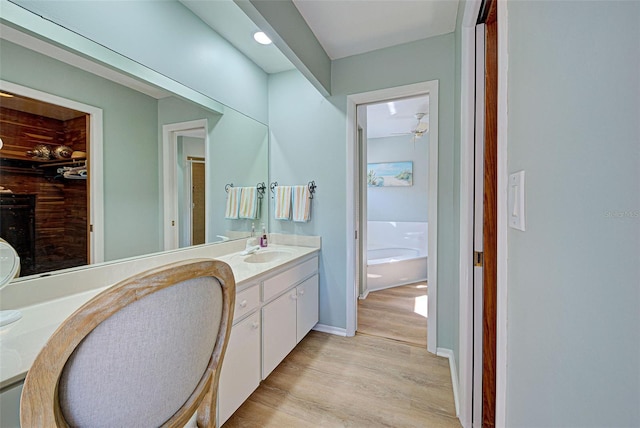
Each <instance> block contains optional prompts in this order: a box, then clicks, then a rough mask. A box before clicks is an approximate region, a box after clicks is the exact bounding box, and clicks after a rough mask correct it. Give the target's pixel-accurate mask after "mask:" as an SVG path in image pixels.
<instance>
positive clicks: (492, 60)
mask: <svg viewBox="0 0 640 428" xmlns="http://www.w3.org/2000/svg"><path fill="white" fill-rule="evenodd" d="M483 7H484V8H483V13H482V14H481V22H482V23H484V24H485V26H486V38H485V79H484V80H485V96H484V98H485V114H484V117H485V119H484V121H485V126H484V129H485V130H484V174H483V176H484V197H483V217H484V219H483V233H482V238H483V275H482V279H483V305H482V306H483V310H482V324H483V325H482V330H483V334H482V426H483V427H494V426H495V419H496V351H497V350H496V324H497V258H498V257H497V256H498V239H497V237H498V234H497V226H498V214H497V206H498V197H497V187H498V186H497V183H498V180H497V163H498V162H497V159H498V14H497V0H486V1H485V3H484V5H483Z"/></svg>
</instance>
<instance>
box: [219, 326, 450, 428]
mask: <svg viewBox="0 0 640 428" xmlns="http://www.w3.org/2000/svg"><path fill="white" fill-rule="evenodd" d="M452 391H453V390H452V386H451V377H450V372H449V363H448V361H447V359H445V358H442V357H437V356H435V355H433V354H430V353H428V352H427V350H426V349H425V348H423V347H418V346H415V345H411V344H408V343H402V342H398V341H395V340H390V339H385V338H381V337H375V336H369V335H363V334H357V335H356V336H355V337H340V336H334V335H330V334H326V333H320V332H315V331H312V332H311V333H309V334H308V335H307V337H305V338H304V339H303V340H302V341H301V342H300V344H299V345H298V346H297V347H296V348H295V349H294V350H293V351H292V352H291V353H290V354H289V355H288V356H287V358H286V359H285V360H284V361H283V362H282V363H281V364H280V365H279V366H278V367H277V368H276V369H275V370H274V371H273V372H272V373H271V375H270V376H269V377H268V378H267V379H266V380H264V381H263V382H262V384H261V385H260V387H259V388H258V389H257V390H256V391H255V392H254V393H253V394H252V395H251V396H250V397H249V399H248V400H247V401H246V402H245V403H244V404H243V405H242V406H241V407H240V408H239V409H238V410H237V411H236V412H235V414H234V415H233V416H231V418H230V419H229V420H228V421H227V422H226V423H225V424H224V427H225V428H233V427H279V428H280V427H296V428H297V427H303V428H304V427H460V424H459V422H458V419H457V418H456V417H455V406H454V402H453V392H452Z"/></svg>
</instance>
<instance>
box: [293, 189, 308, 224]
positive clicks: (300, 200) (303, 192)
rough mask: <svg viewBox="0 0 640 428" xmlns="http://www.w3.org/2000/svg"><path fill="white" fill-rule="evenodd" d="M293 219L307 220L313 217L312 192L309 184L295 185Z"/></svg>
mask: <svg viewBox="0 0 640 428" xmlns="http://www.w3.org/2000/svg"><path fill="white" fill-rule="evenodd" d="M292 193H293V221H298V222H305V221H309V219H310V218H311V192H309V187H308V186H293V192H292Z"/></svg>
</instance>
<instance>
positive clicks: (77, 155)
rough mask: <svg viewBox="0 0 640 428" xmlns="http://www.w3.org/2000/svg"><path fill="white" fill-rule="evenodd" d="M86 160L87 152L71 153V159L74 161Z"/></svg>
mask: <svg viewBox="0 0 640 428" xmlns="http://www.w3.org/2000/svg"><path fill="white" fill-rule="evenodd" d="M86 158H87V152H81V151H80V150H74V151H73V153H71V159H73V160H76V159H86Z"/></svg>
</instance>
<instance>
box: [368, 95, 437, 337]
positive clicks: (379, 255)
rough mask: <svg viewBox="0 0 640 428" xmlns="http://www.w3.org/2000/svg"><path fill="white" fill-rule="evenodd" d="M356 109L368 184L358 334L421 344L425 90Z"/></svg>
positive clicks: (424, 307) (425, 227)
mask: <svg viewBox="0 0 640 428" xmlns="http://www.w3.org/2000/svg"><path fill="white" fill-rule="evenodd" d="M357 109H358V112H357V117H358V129H359V133H358V139H359V140H358V143H359V144H360V151H359V153H360V155H361V157H362V159H361V160H360V162H359V163H360V165H361V168H360V170H361V172H360V177H359V181H360V182H361V183H365V184H366V191H365V187H362V188H361V192H362V194H363V195H362V196H363V197H361V198H360V199H361V201H362V203H361V204H360V210H361V215H360V217H361V218H362V220H363V221H362V223H361V228H360V234H361V242H362V250H361V251H362V253H361V254H362V256H363V257H362V259H363V262H362V266H361V267H360V271H361V272H362V273H361V276H360V287H359V289H360V295H359V298H360V300H359V304H358V309H359V313H358V332H360V333H368V334H375V335H379V336H384V337H388V338H392V339H396V340H405V341H408V342H411V343H413V344H417V345H420V346H424V347H426V346H427V315H428V311H427V301H428V298H427V282H426V281H427V260H428V257H427V254H428V245H427V242H428V233H427V231H428V215H427V211H428V183H429V137H430V133H429V95H428V94H423V95H419V96H416V97H408V98H399V99H392V100H386V101H383V102H376V103H371V104H361V105H359V106H358V107H357ZM365 243H366V244H365Z"/></svg>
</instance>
